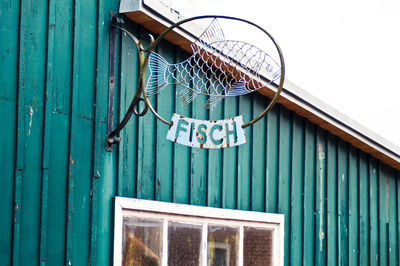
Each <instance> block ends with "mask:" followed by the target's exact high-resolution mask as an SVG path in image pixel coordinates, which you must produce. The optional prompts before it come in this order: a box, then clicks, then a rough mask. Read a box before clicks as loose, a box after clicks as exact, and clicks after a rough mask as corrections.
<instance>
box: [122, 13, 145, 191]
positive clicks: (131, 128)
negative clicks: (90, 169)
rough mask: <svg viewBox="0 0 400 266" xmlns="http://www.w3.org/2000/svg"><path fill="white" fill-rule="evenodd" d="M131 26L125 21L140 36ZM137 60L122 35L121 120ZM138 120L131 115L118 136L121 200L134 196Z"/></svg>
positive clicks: (131, 95)
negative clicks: (123, 197)
mask: <svg viewBox="0 0 400 266" xmlns="http://www.w3.org/2000/svg"><path fill="white" fill-rule="evenodd" d="M131 24H132V23H129V20H128V21H126V27H128V29H129V31H130V32H132V33H133V34H134V35H135V36H137V35H139V30H138V28H137V27H136V26H134V25H131ZM138 56H139V55H138V51H137V48H136V45H135V43H134V42H133V40H132V39H131V38H130V37H129V36H128V35H127V34H126V33H122V34H121V78H120V79H121V81H120V86H121V94H120V97H121V100H120V104H121V105H120V114H119V117H120V120H121V119H122V118H123V117H124V115H125V114H126V112H127V110H128V108H129V105H130V104H131V101H132V100H133V98H134V95H135V92H136V91H135V90H136V87H137V82H138V76H139V62H138ZM141 108H143V105H141ZM140 111H141V110H140ZM138 119H139V118H138V117H137V116H136V115H132V117H131V119H130V120H129V122H128V123H127V125H126V126H125V128H124V129H123V130H122V131H121V132H120V137H121V143H120V144H119V149H118V152H119V155H118V157H119V166H118V195H120V196H125V197H135V195H136V182H135V181H136V175H137V170H136V169H137V148H138V147H137V145H138V141H137V139H138V135H137V130H138Z"/></svg>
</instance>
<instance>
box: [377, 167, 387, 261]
mask: <svg viewBox="0 0 400 266" xmlns="http://www.w3.org/2000/svg"><path fill="white" fill-rule="evenodd" d="M378 175H379V177H378V204H379V207H378V217H379V220H378V221H379V226H378V230H379V265H382V266H385V265H388V223H389V213H388V211H389V209H388V208H389V206H388V200H389V187H388V186H389V174H388V169H387V166H386V165H384V164H382V163H380V164H379V172H378Z"/></svg>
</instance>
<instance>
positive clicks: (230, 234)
mask: <svg viewBox="0 0 400 266" xmlns="http://www.w3.org/2000/svg"><path fill="white" fill-rule="evenodd" d="M238 240H239V228H235V227H227V226H218V225H209V226H208V256H207V257H208V265H209V266H228V265H229V266H236V265H238V263H237V256H238Z"/></svg>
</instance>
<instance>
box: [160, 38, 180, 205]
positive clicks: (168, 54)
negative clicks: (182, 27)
mask: <svg viewBox="0 0 400 266" xmlns="http://www.w3.org/2000/svg"><path fill="white" fill-rule="evenodd" d="M175 51H176V50H175V48H174V46H172V44H170V43H168V42H166V41H163V42H161V43H160V45H158V54H159V55H161V56H162V57H163V58H164V59H165V60H167V62H169V63H170V64H174V63H176V62H175ZM175 95H176V86H175V85H169V86H167V87H166V88H164V89H163V90H162V91H161V92H160V93H159V94H157V112H158V113H159V114H160V115H161V116H162V117H164V118H165V119H167V120H170V119H171V117H172V113H173V112H174V107H175ZM156 126H157V129H156V131H157V135H156V143H157V149H156V158H157V165H156V188H155V189H156V200H161V201H169V202H171V201H172V185H173V173H174V169H173V161H174V160H175V159H177V160H179V157H178V158H174V157H173V155H174V146H175V144H174V143H173V142H171V141H169V140H167V139H166V135H167V131H168V125H165V124H164V123H162V122H161V121H160V120H157V125H156Z"/></svg>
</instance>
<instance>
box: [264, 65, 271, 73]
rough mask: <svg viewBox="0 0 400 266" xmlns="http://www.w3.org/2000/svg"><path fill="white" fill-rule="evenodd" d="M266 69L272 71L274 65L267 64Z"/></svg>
mask: <svg viewBox="0 0 400 266" xmlns="http://www.w3.org/2000/svg"><path fill="white" fill-rule="evenodd" d="M265 70H267V71H268V72H271V71H272V66H271V64H267V65H266V66H265Z"/></svg>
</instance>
